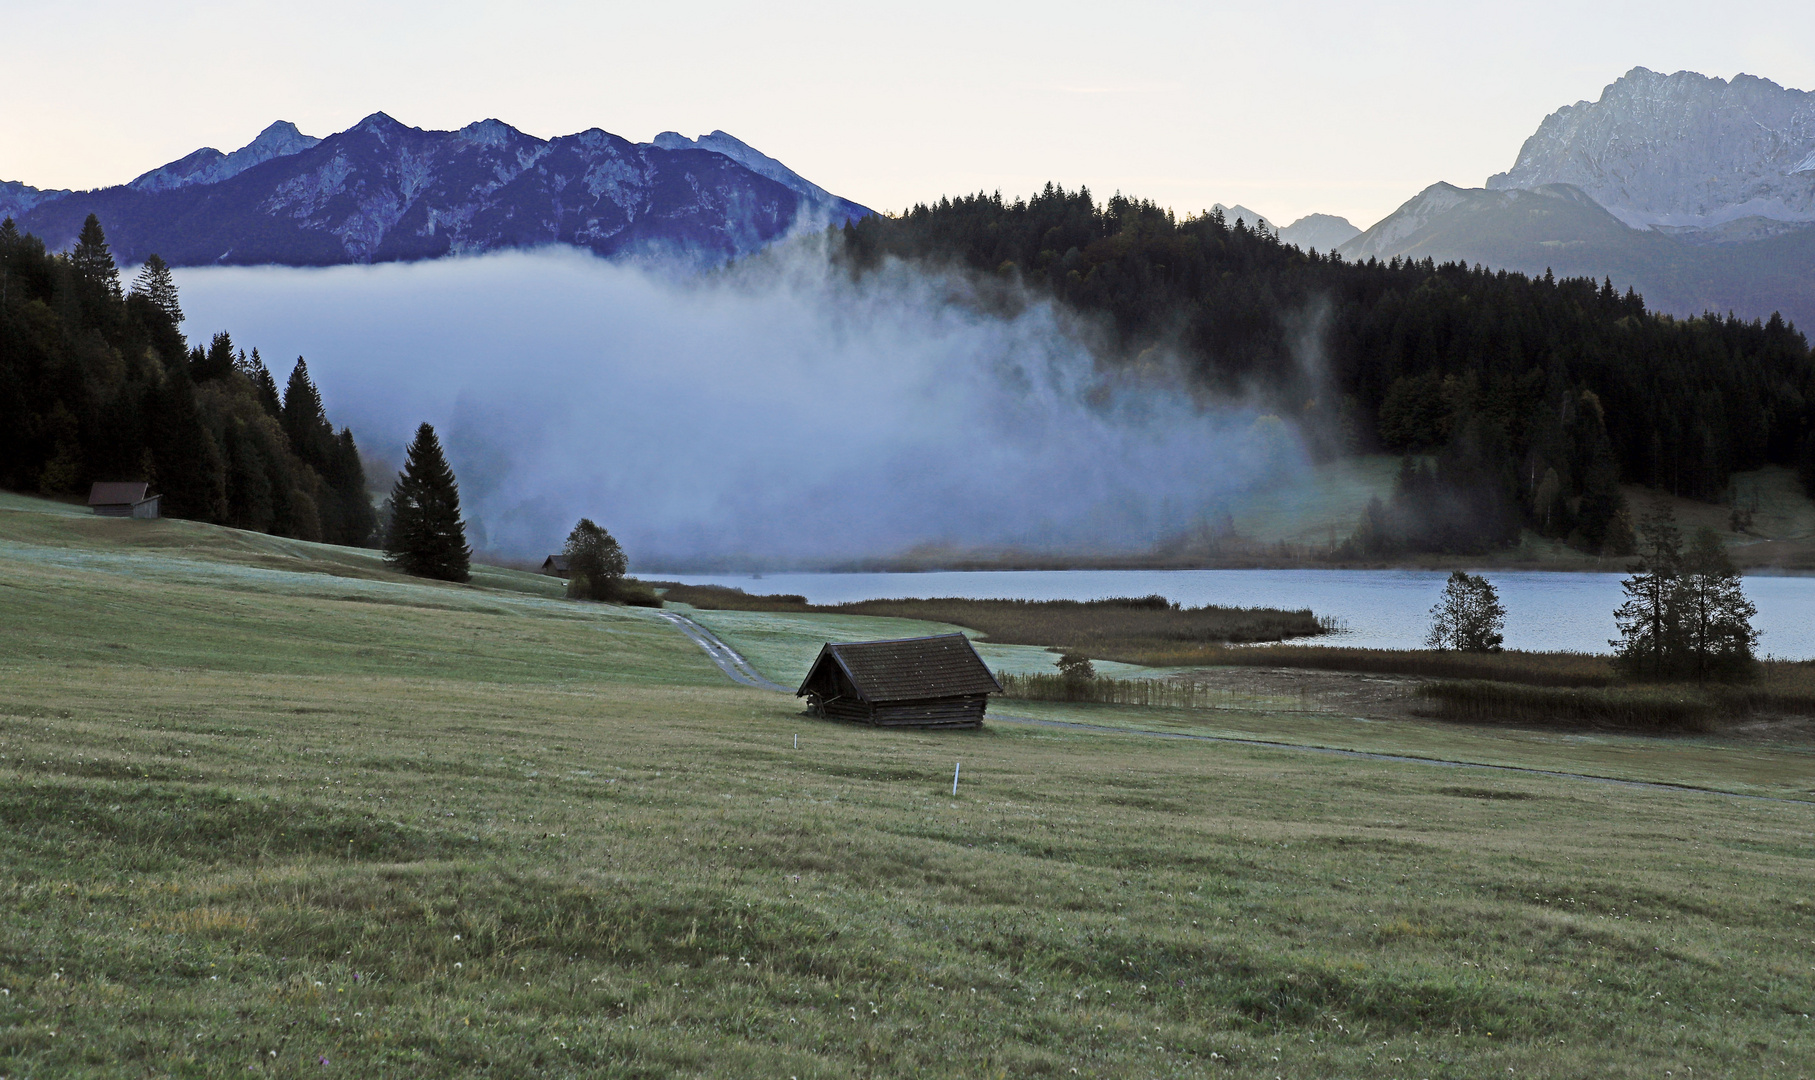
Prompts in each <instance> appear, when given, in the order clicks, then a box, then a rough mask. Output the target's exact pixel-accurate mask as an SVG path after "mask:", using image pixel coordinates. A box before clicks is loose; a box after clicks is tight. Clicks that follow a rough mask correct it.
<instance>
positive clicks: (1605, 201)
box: [1336, 67, 1815, 327]
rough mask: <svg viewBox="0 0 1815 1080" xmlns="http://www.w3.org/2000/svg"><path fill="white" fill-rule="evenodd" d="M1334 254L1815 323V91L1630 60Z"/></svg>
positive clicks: (1673, 307) (1696, 309) (1686, 311)
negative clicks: (1496, 161) (1581, 97)
mask: <svg viewBox="0 0 1815 1080" xmlns="http://www.w3.org/2000/svg"><path fill="white" fill-rule="evenodd" d="M1336 250H1337V251H1338V253H1340V254H1341V255H1343V256H1344V257H1346V258H1350V259H1366V258H1378V259H1389V258H1392V257H1394V256H1400V257H1408V256H1409V257H1412V258H1417V259H1424V258H1427V257H1428V258H1432V259H1435V260H1436V261H1438V262H1444V261H1461V262H1466V263H1471V264H1472V263H1482V264H1484V265H1487V266H1490V267H1493V268H1496V269H1504V270H1516V271H1521V272H1525V273H1531V274H1542V273H1545V272H1546V271H1551V272H1554V273H1556V274H1558V275H1565V276H1588V277H1596V278H1602V277H1611V278H1612V279H1613V280H1614V282H1615V283H1616V284H1617V285H1619V286H1620V287H1622V288H1624V287H1626V286H1631V287H1634V288H1636V289H1637V290H1638V291H1639V292H1640V293H1642V294H1644V297H1645V299H1646V301H1647V303H1648V304H1650V305H1651V306H1652V307H1654V308H1657V309H1660V310H1663V311H1668V312H1673V313H1675V314H1679V315H1697V314H1701V313H1702V312H1704V311H1715V312H1721V313H1725V312H1728V311H1732V312H1735V313H1737V314H1739V315H1741V316H1744V317H1747V318H1765V317H1768V316H1770V315H1771V314H1772V313H1773V312H1780V313H1782V314H1783V315H1784V316H1785V317H1786V318H1789V319H1790V320H1792V321H1793V322H1796V323H1798V324H1799V325H1802V326H1804V327H1808V326H1815V93H1809V92H1805V91H1800V90H1792V89H1786V88H1784V87H1781V86H1778V85H1777V84H1776V83H1773V82H1771V81H1769V80H1767V79H1760V78H1755V77H1753V76H1749V75H1740V76H1737V77H1736V78H1734V79H1733V80H1731V81H1727V80H1723V79H1714V78H1709V77H1707V76H1704V75H1699V74H1696V73H1695V72H1689V71H1679V72H1677V73H1675V74H1673V75H1660V74H1658V73H1657V72H1654V71H1650V70H1647V69H1645V68H1642V67H1641V68H1634V69H1633V70H1632V71H1630V72H1628V73H1627V74H1626V75H1624V76H1622V77H1621V78H1620V79H1618V80H1616V81H1615V82H1614V83H1612V84H1611V85H1609V86H1608V87H1607V88H1606V89H1605V90H1604V91H1603V92H1602V94H1601V97H1600V100H1598V101H1594V102H1588V101H1579V102H1577V103H1576V104H1574V105H1570V106H1566V107H1564V108H1562V109H1558V110H1557V111H1556V112H1554V113H1552V114H1551V115H1550V116H1549V117H1547V118H1545V120H1544V121H1543V122H1542V123H1541V124H1540V125H1539V127H1538V130H1537V132H1536V133H1535V134H1533V135H1532V136H1531V137H1530V138H1529V139H1527V140H1526V141H1525V145H1524V146H1523V147H1522V148H1521V149H1520V151H1519V155H1518V158H1517V160H1516V161H1515V162H1514V164H1513V166H1512V168H1510V169H1508V170H1507V171H1506V172H1504V173H1499V174H1497V175H1495V176H1493V177H1490V178H1489V179H1488V180H1487V182H1486V184H1485V186H1483V187H1479V188H1461V187H1456V186H1454V185H1451V184H1447V183H1439V184H1433V185H1431V186H1430V187H1428V188H1426V189H1424V190H1423V191H1421V192H1419V193H1418V195H1416V196H1415V197H1413V198H1412V199H1411V200H1409V201H1408V202H1406V203H1405V204H1404V205H1403V206H1401V207H1399V209H1397V210H1396V211H1394V212H1393V213H1392V214H1389V215H1388V216H1387V217H1386V218H1384V219H1382V220H1381V221H1380V222H1378V223H1376V224H1375V225H1374V226H1373V227H1372V228H1370V229H1368V230H1367V231H1366V232H1364V233H1361V234H1360V235H1358V236H1355V237H1354V238H1352V239H1350V240H1347V241H1346V242H1344V243H1342V244H1340V245H1339V246H1338V247H1337V248H1336Z"/></svg>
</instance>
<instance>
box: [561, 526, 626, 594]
mask: <svg viewBox="0 0 1815 1080" xmlns="http://www.w3.org/2000/svg"><path fill="white" fill-rule="evenodd" d="M561 550H562V553H563V554H565V555H566V556H567V570H568V578H567V595H568V596H571V597H574V598H575V599H580V600H616V599H618V593H619V588H620V586H621V585H622V584H623V582H624V573H625V571H626V570H628V569H629V566H630V563H629V560H628V559H626V558H625V557H624V549H623V548H622V547H619V546H618V542H617V541H616V540H614V539H612V536H611V534H610V533H608V532H606V531H605V530H604V529H603V528H600V527H599V526H598V525H595V524H593V521H592V519H591V518H581V519H580V522H579V524H577V525H575V526H574V527H573V531H572V532H570V533H568V534H567V544H566V545H565V546H564V547H563V548H562V549H561Z"/></svg>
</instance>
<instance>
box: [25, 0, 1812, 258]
mask: <svg viewBox="0 0 1815 1080" xmlns="http://www.w3.org/2000/svg"><path fill="white" fill-rule="evenodd" d="M0 26H4V27H5V28H6V32H7V37H8V39H9V43H10V47H9V48H8V50H7V52H8V55H7V78H6V80H5V89H4V91H0V180H15V181H20V182H24V183H28V184H31V185H33V186H37V187H74V188H87V187H98V186H104V185H108V184H115V183H121V182H124V181H126V180H129V179H131V178H132V177H133V176H135V175H137V174H138V173H140V172H143V171H145V170H147V169H151V168H154V167H156V166H158V165H161V164H163V163H164V162H167V161H171V160H174V159H176V158H178V157H181V156H182V155H184V154H187V153H189V152H190V151H192V150H194V149H196V148H198V147H201V146H214V147H216V148H218V149H221V150H231V149H233V148H235V147H237V146H239V145H242V144H244V143H245V142H247V141H250V140H251V138H252V137H253V136H254V135H256V134H257V133H258V131H259V130H260V129H262V128H263V127H264V126H265V125H266V124H268V123H270V122H271V121H273V120H277V119H285V120H291V121H294V122H295V123H296V124H298V125H299V126H300V127H301V128H302V130H303V131H305V132H307V133H309V134H312V135H327V134H329V133H331V132H334V131H339V130H342V129H344V128H346V127H349V126H351V125H352V124H354V123H355V122H357V121H358V120H359V119H360V118H361V117H363V116H366V115H368V114H370V113H372V112H375V111H379V110H382V111H385V112H387V113H389V114H391V115H392V116H394V117H396V118H397V119H399V120H402V121H404V122H405V123H408V124H413V125H416V126H419V127H424V128H455V127H460V126H463V125H465V124H467V123H469V122H471V121H474V120H479V119H484V118H487V117H496V118H498V119H501V120H504V121H505V122H507V123H510V124H512V125H514V126H516V127H518V128H520V129H522V130H524V131H526V132H529V133H530V134H533V135H537V136H541V137H550V136H554V135H563V134H570V133H572V132H575V131H579V130H583V129H585V128H589V127H602V128H604V129H606V130H608V131H611V132H614V133H616V134H619V135H622V136H625V137H626V138H630V139H633V140H646V139H649V138H651V137H653V136H654V135H655V134H657V133H658V132H661V131H665V130H677V131H680V132H681V133H683V134H686V135H699V134H703V133H705V132H709V131H711V130H713V129H715V128H718V129H723V130H725V131H728V132H730V133H732V134H733V135H736V136H738V137H739V138H741V139H743V140H744V141H746V142H748V143H750V144H751V145H753V146H756V147H757V148H759V149H761V150H763V151H764V152H766V153H768V154H770V155H771V156H773V157H776V158H779V159H780V160H782V161H783V162H785V163H787V164H788V165H789V166H791V167H792V168H794V169H795V170H796V171H798V172H800V173H801V174H802V175H804V176H806V177H808V178H809V179H811V180H813V181H815V182H816V183H818V184H820V185H822V186H824V187H826V188H828V189H830V190H832V191H835V192H837V193H839V194H841V195H844V196H846V197H848V198H851V199H855V200H856V201H858V202H861V203H864V204H865V205H868V206H871V207H874V208H877V209H883V210H899V209H901V208H903V207H905V206H907V205H909V204H911V203H913V202H916V201H920V200H926V199H933V198H937V197H938V196H939V195H941V194H957V193H961V192H970V191H978V190H985V191H987V190H1001V191H1002V192H1004V193H1005V194H1010V195H1012V194H1017V193H1027V192H1031V191H1033V190H1035V189H1037V188H1038V187H1039V186H1040V185H1042V184H1044V183H1045V182H1046V181H1048V180H1054V181H1058V182H1060V183H1063V184H1065V185H1067V186H1075V185H1079V184H1086V185H1089V186H1090V188H1091V189H1092V190H1093V191H1097V192H1100V193H1102V194H1104V195H1107V194H1109V193H1110V192H1112V191H1116V190H1120V191H1123V192H1125V193H1128V194H1131V195H1140V196H1144V197H1148V198H1152V199H1154V200H1156V201H1158V202H1160V203H1161V204H1163V205H1167V206H1171V207H1173V208H1174V209H1176V210H1178V211H1180V212H1181V213H1188V212H1192V211H1196V210H1202V209H1206V208H1208V207H1209V206H1210V205H1212V204H1214V203H1218V202H1220V203H1225V204H1235V203H1240V204H1243V205H1246V206H1248V207H1251V208H1253V209H1254V210H1256V211H1258V212H1260V213H1262V214H1265V215H1267V216H1268V217H1270V218H1272V219H1273V220H1275V221H1276V222H1278V223H1281V224H1284V223H1288V222H1290V221H1292V220H1294V219H1295V218H1297V217H1298V216H1300V215H1303V214H1307V213H1312V212H1324V213H1333V214H1340V215H1343V216H1345V217H1348V218H1350V219H1351V220H1352V221H1354V222H1355V223H1356V224H1357V225H1360V226H1363V227H1366V226H1367V225H1370V224H1372V223H1373V222H1374V221H1376V220H1378V219H1379V218H1381V217H1384V216H1385V215H1386V214H1388V213H1390V212H1391V211H1392V210H1393V209H1394V208H1395V207H1396V206H1398V205H1399V204H1400V203H1402V202H1403V201H1405V200H1406V199H1408V198H1410V197H1411V196H1413V195H1414V194H1416V193H1417V192H1418V191H1419V190H1421V189H1422V188H1424V187H1425V186H1427V185H1429V184H1431V183H1433V182H1436V181H1439V180H1447V181H1449V182H1451V183H1456V184H1460V185H1466V186H1478V185H1480V184H1481V183H1482V182H1483V181H1484V180H1485V178H1486V177H1487V176H1489V175H1490V174H1492V173H1495V172H1499V171H1501V170H1504V169H1506V168H1507V167H1509V166H1510V165H1511V164H1512V162H1513V159H1514V157H1515V156H1516V154H1517V153H1518V149H1519V146H1520V144H1521V143H1522V142H1523V141H1524V139H1525V138H1526V137H1527V136H1528V135H1530V134H1531V133H1532V131H1533V130H1535V129H1536V127H1537V125H1538V123H1539V121H1541V120H1542V119H1543V118H1544V116H1545V115H1546V114H1548V113H1550V112H1551V111H1553V110H1555V109H1556V108H1558V107H1560V106H1563V105H1567V104H1571V103H1573V102H1575V101H1577V100H1580V99H1590V100H1592V99H1594V98H1596V97H1598V96H1599V95H1600V92H1601V89H1602V88H1603V87H1604V86H1605V85H1606V84H1608V83H1609V82H1611V81H1613V80H1614V79H1616V78H1617V77H1619V76H1620V75H1621V74H1623V73H1624V72H1626V71H1628V70H1629V69H1631V68H1632V67H1634V66H1645V67H1649V68H1652V69H1654V70H1658V71H1664V72H1671V71H1676V70H1681V69H1689V70H1693V71H1699V72H1701V73H1703V74H1706V75H1712V76H1720V77H1731V76H1733V75H1735V74H1738V73H1740V72H1745V73H1748V74H1753V75H1758V76H1762V77H1765V78H1769V79H1772V80H1773V81H1776V82H1778V83H1780V84H1782V85H1785V86H1791V87H1796V88H1799V89H1812V88H1815V49H1810V48H1809V47H1808V43H1809V42H1810V41H1811V40H1815V4H1809V3H1807V2H1806V0H1787V2H1760V3H1728V4H1723V5H1719V6H1718V7H1717V6H1715V5H1710V4H1708V3H1706V0H1700V2H1696V3H1678V2H1664V3H1626V2H1603V3H1598V4H1582V3H1579V2H1569V3H1558V2H1551V0H1540V2H1529V3H1520V4H1506V3H1495V4H1486V3H1481V4H1474V3H1463V2H1449V3H1424V2H1399V3H1379V4H1359V3H1323V2H1310V0H1287V2H1278V3H1269V4H1254V3H1248V4H1240V5H1235V4H1217V3H1161V2H1147V3H1140V2H1135V3H1121V4H1114V5H1105V4H1082V3H1075V2H1069V0H1045V2H1041V3H991V2H987V0H984V2H978V0H967V2H963V3H957V2H950V0H923V2H916V3H913V4H897V3H887V2H881V3H866V4H849V3H837V4H834V3H792V4H790V3H769V4H761V5H757V4H735V3H726V2H721V0H695V2H693V3H689V4H687V5H672V4H653V3H647V2H644V3H637V4H616V3H609V2H607V3H600V2H590V3H557V2H540V3H538V2H535V0H515V2H513V3H509V4H505V3H487V2H476V0H439V2H436V3H395V2H385V0H359V2H352V3H349V2H345V0H317V2H314V3H311V4H307V5H298V4H294V3H284V4H261V3H252V2H246V0H233V2H231V3H225V2H217V3H180V2H169V3H156V4H147V3H144V2H143V0H131V2H118V0H92V2H76V3H56V4H50V3H44V2H42V0H29V2H26V0H0Z"/></svg>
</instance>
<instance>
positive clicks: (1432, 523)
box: [840, 184, 1815, 555]
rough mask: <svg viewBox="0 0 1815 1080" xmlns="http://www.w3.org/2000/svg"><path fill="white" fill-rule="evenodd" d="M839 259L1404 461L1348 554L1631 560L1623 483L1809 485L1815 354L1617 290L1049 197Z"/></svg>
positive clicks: (1000, 204) (861, 244)
mask: <svg viewBox="0 0 1815 1080" xmlns="http://www.w3.org/2000/svg"><path fill="white" fill-rule="evenodd" d="M840 250H841V257H842V258H843V259H845V260H846V261H847V262H848V264H849V265H850V267H851V269H852V270H853V271H854V272H856V273H862V272H865V271H866V270H868V269H871V268H873V267H875V266H876V265H878V263H879V262H880V261H881V260H882V259H883V258H884V257H887V256H896V257H900V258H904V259H915V260H923V261H931V262H936V263H946V264H951V265H956V266H960V267H963V268H965V269H968V270H970V271H973V272H975V273H977V274H979V275H983V276H993V277H994V278H995V279H997V280H1000V281H1002V282H1003V284H1004V286H1005V287H1004V289H1003V291H1002V293H1001V296H1002V297H1003V298H1004V302H1013V295H1014V291H1015V290H1014V286H1016V285H1021V286H1025V287H1026V288H1028V289H1030V290H1032V291H1033V293H1034V294H1035V295H1041V294H1045V295H1050V296H1052V297H1054V298H1056V299H1057V300H1059V301H1061V302H1062V303H1063V304H1064V305H1066V306H1068V307H1069V308H1071V309H1074V310H1076V311H1079V312H1083V313H1086V314H1087V315H1094V316H1097V317H1098V318H1099V320H1100V322H1101V323H1102V325H1103V328H1104V332H1105V333H1106V334H1107V335H1108V338H1109V341H1108V346H1107V349H1106V350H1105V351H1106V352H1107V353H1108V354H1109V355H1110V356H1112V357H1116V358H1119V359H1120V362H1122V363H1132V364H1138V363H1139V362H1140V361H1141V360H1142V358H1143V357H1144V356H1149V355H1157V354H1158V353H1169V354H1171V355H1174V356H1177V357H1179V358H1180V360H1181V362H1182V363H1183V365H1184V366H1185V368H1186V373H1187V375H1188V377H1189V378H1190V379H1191V380H1192V381H1193V382H1194V383H1195V384H1196V385H1197V386H1198V387H1199V388H1201V389H1202V390H1204V391H1207V392H1214V393H1222V394H1232V395H1253V396H1256V397H1258V399H1259V400H1260V401H1261V402H1262V403H1263V404H1264V406H1265V407H1266V408H1269V409H1272V410H1274V411H1276V412H1278V413H1279V414H1280V415H1282V416H1289V417H1292V418H1295V419H1297V420H1299V421H1301V425H1302V429H1303V430H1304V431H1305V432H1306V433H1307V435H1309V436H1310V437H1311V439H1312V440H1313V450H1314V452H1317V453H1320V454H1323V455H1326V456H1333V455H1337V454H1344V453H1366V452H1383V451H1384V452H1391V453H1399V454H1405V455H1407V461H1406V466H1405V468H1404V469H1403V470H1402V472H1401V476H1400V480H1399V484H1398V488H1397V491H1396V492H1395V495H1394V497H1393V499H1392V500H1391V502H1390V503H1388V504H1386V505H1379V506H1375V507H1372V508H1371V509H1370V510H1369V512H1368V514H1367V515H1366V516H1365V518H1364V520H1363V521H1362V522H1360V523H1359V527H1358V528H1357V530H1356V534H1355V536H1354V537H1353V538H1351V540H1350V541H1349V544H1350V547H1351V549H1356V553H1357V554H1369V555H1371V554H1384V553H1390V552H1392V551H1405V550H1413V551H1449V552H1457V553H1469V552H1480V551H1485V550H1487V549H1490V548H1493V547H1496V546H1499V545H1503V544H1506V543H1510V542H1512V541H1514V540H1516V539H1517V537H1518V535H1519V530H1520V529H1521V527H1529V528H1532V529H1534V530H1536V531H1538V532H1540V533H1542V534H1544V535H1547V536H1553V537H1559V538H1566V539H1568V540H1569V541H1570V542H1572V543H1574V544H1576V545H1577V546H1580V547H1582V548H1585V549H1587V550H1590V551H1607V552H1612V553H1624V552H1626V551H1629V550H1630V549H1631V544H1632V532H1633V530H1632V513H1631V511H1630V510H1629V509H1628V508H1627V507H1625V505H1624V502H1623V498H1622V496H1621V493H1620V491H1619V487H1618V485H1619V484H1620V483H1621V482H1626V483H1637V484H1644V485H1649V486H1652V487H1654V488H1657V489H1660V490H1663V491H1668V492H1670V493H1672V494H1676V495H1682V496H1686V497H1690V498H1696V499H1702V500H1707V501H1719V500H1721V499H1722V498H1723V497H1725V495H1726V493H1727V489H1728V485H1729V481H1730V478H1731V476H1732V474H1733V473H1735V472H1740V471H1746V470H1751V469H1757V468H1759V467H1761V466H1763V465H1766V464H1768V463H1776V464H1782V465H1798V464H1801V465H1802V467H1803V471H1804V475H1805V477H1815V468H1811V466H1812V465H1815V447H1811V439H1810V433H1811V430H1812V428H1815V412H1812V411H1811V403H1812V401H1815V363H1812V362H1811V355H1810V349H1809V344H1808V342H1807V340H1806V339H1805V338H1804V336H1803V335H1802V334H1801V333H1800V332H1799V331H1797V330H1796V328H1795V327H1793V326H1791V325H1789V324H1787V323H1786V322H1784V320H1783V319H1781V318H1778V317H1775V316H1774V317H1773V318H1772V319H1770V320H1769V321H1768V322H1757V321H1753V322H1747V321H1742V320H1740V319H1737V318H1734V317H1731V316H1725V317H1723V316H1715V315H1709V316H1706V317H1701V318H1692V319H1678V318H1673V317H1671V316H1668V315H1662V314H1658V313H1655V312H1651V311H1648V310H1647V309H1646V307H1645V303H1644V300H1643V298H1642V297H1640V296H1638V295H1636V294H1635V293H1633V292H1632V291H1631V290H1630V289H1628V290H1627V291H1626V292H1624V293H1621V292H1619V291H1617V290H1616V289H1615V288H1614V286H1613V285H1612V283H1611V282H1609V281H1601V282H1596V281H1593V280H1590V279H1586V278H1572V279H1560V280H1559V279H1554V278H1552V277H1551V276H1550V275H1548V274H1546V275H1545V276H1544V277H1542V278H1532V277H1528V276H1526V275H1523V274H1514V273H1506V272H1503V271H1492V270H1485V269H1481V268H1479V267H1468V266H1464V265H1461V264H1445V265H1435V264H1433V263H1431V262H1430V261H1428V260H1426V261H1424V262H1413V261H1409V260H1408V261H1403V262H1402V261H1399V260H1396V259H1395V260H1392V261H1389V262H1386V263H1381V262H1378V261H1373V260H1369V261H1368V262H1365V263H1353V262H1347V261H1344V260H1343V259H1342V258H1340V257H1339V256H1336V255H1334V254H1319V253H1317V252H1301V251H1300V250H1299V249H1298V248H1296V247H1293V246H1291V245H1287V244H1283V243H1281V242H1280V241H1279V240H1278V239H1277V238H1276V237H1275V236H1274V235H1273V234H1272V233H1271V232H1269V231H1267V230H1266V229H1265V228H1264V227H1261V228H1255V227H1251V226H1249V225H1247V224H1244V223H1242V222H1239V221H1237V222H1233V223H1232V222H1228V221H1226V220H1224V218H1223V216H1222V215H1221V214H1220V213H1210V214H1207V215H1203V216H1196V217H1187V218H1183V219H1181V218H1178V217H1176V216H1175V215H1174V214H1173V213H1172V212H1171V211H1168V210H1164V209H1162V208H1160V207H1158V206H1156V205H1155V204H1153V203H1151V202H1147V201H1138V200H1132V199H1128V198H1124V197H1122V196H1121V195H1119V194H1118V195H1116V196H1115V197H1114V198H1111V199H1109V200H1108V201H1107V202H1100V203H1099V202H1098V201H1096V200H1095V199H1094V198H1093V197H1092V196H1091V194H1090V193H1089V191H1088V190H1087V189H1080V190H1077V191H1066V190H1064V189H1063V188H1060V187H1056V186H1053V185H1051V184H1049V185H1047V187H1046V188H1045V190H1044V191H1042V192H1040V193H1039V194H1037V195H1035V196H1034V197H1033V198H1032V199H1027V200H1021V199H1016V200H1014V201H1013V202H1009V201H1006V200H1004V199H1003V198H1002V197H1001V195H1000V194H999V193H998V194H995V195H981V194H979V195H976V196H970V197H962V198H958V199H941V200H940V201H939V202H938V203H937V204H935V205H920V206H915V207H914V208H912V209H911V210H909V211H907V212H905V213H903V214H901V215H899V216H893V217H890V216H880V215H878V216H873V217H869V218H865V219H863V220H861V221H858V222H854V223H851V224H848V225H846V226H845V227H844V229H843V236H842V245H841V249H840ZM1148 350H1155V352H1154V353H1149V352H1148ZM1805 482H1806V481H1805Z"/></svg>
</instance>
